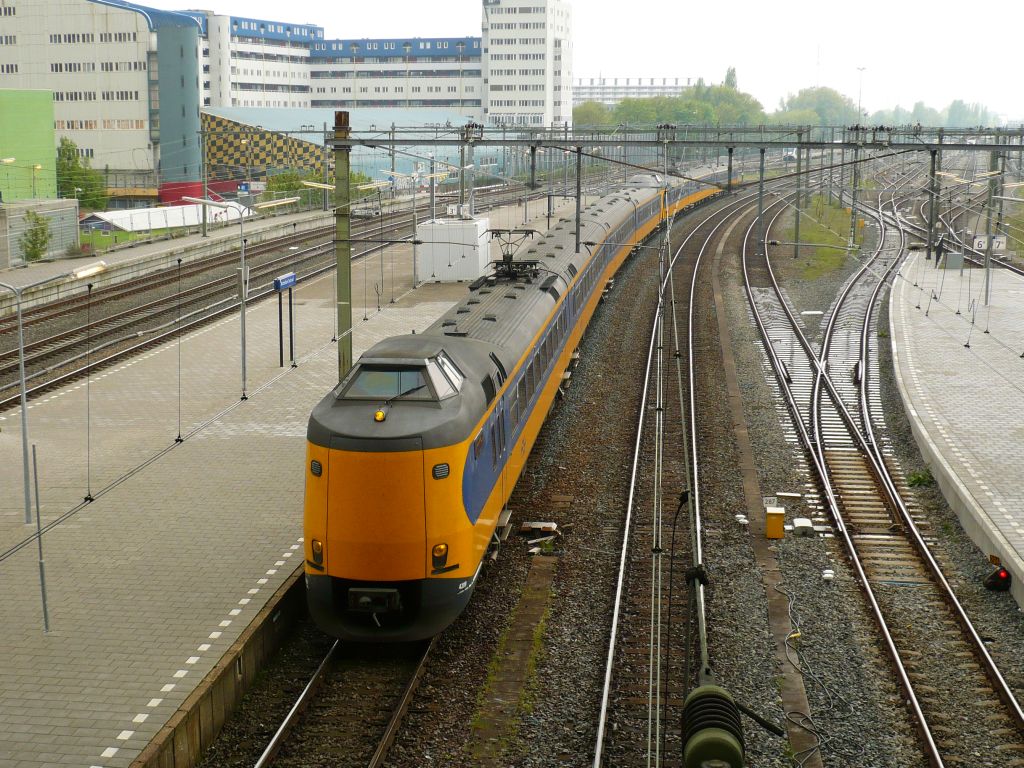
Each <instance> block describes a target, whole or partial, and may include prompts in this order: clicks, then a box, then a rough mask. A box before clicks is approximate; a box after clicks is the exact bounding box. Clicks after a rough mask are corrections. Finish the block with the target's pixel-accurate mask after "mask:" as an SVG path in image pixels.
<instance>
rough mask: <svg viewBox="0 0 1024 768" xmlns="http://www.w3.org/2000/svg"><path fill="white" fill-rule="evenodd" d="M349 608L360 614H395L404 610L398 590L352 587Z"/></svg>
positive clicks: (349, 595) (349, 594) (349, 591)
mask: <svg viewBox="0 0 1024 768" xmlns="http://www.w3.org/2000/svg"><path fill="white" fill-rule="evenodd" d="M348 607H349V610H351V611H359V612H360V613H394V612H398V611H401V610H402V598H401V596H400V595H399V594H398V590H397V589H382V588H371V587H351V588H349V590H348Z"/></svg>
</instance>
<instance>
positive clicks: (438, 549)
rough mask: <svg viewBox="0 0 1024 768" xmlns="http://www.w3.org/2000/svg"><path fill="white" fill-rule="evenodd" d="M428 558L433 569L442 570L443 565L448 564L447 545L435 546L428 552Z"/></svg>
mask: <svg viewBox="0 0 1024 768" xmlns="http://www.w3.org/2000/svg"><path fill="white" fill-rule="evenodd" d="M430 556H431V559H432V561H433V566H434V568H444V566H445V563H447V562H448V545H447V544H435V545H434V548H433V549H432V550H431V551H430Z"/></svg>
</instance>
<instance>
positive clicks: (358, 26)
mask: <svg viewBox="0 0 1024 768" xmlns="http://www.w3.org/2000/svg"><path fill="white" fill-rule="evenodd" d="M137 2H140V3H141V4H143V5H148V6H150V7H153V8H163V9H167V10H180V9H182V8H188V7H195V5H196V4H195V3H192V4H189V2H188V0H137ZM481 5H482V4H481V2H480V0H441V1H440V2H431V0H385V1H384V2H376V3H374V2H359V3H356V2H354V1H353V0H349V1H347V2H330V3H328V2H324V0H289V1H288V2H281V1H280V0H203V2H202V3H201V6H202V7H204V8H206V9H208V10H212V11H214V12H215V13H220V14H227V15H233V16H248V17H250V18H259V19H265V20H273V21H283V22H291V23H312V24H317V25H319V26H322V27H324V30H325V34H326V36H327V37H328V38H333V37H350V38H351V37H431V36H450V37H454V36H462V35H473V36H479V35H480V18H481ZM780 6H785V7H780ZM974 7H976V8H979V10H980V15H977V16H974V17H973V18H971V8H974ZM613 8H614V5H613V4H611V3H609V2H607V1H606V0H605V1H602V2H598V0H576V2H574V3H573V17H574V32H573V42H574V45H575V55H574V63H573V74H574V76H575V77H592V76H597V75H604V76H606V77H689V78H693V79H696V78H698V77H703V78H704V79H705V81H706V82H708V83H712V82H716V83H717V82H721V81H722V79H723V78H724V77H725V71H726V69H727V68H728V67H729V66H734V67H736V72H737V76H738V80H739V87H740V89H741V90H744V91H747V92H748V93H752V94H753V95H754V96H755V97H756V98H757V99H758V100H759V101H760V102H761V104H762V106H764V108H765V110H767V111H769V112H771V111H773V110H775V108H776V107H777V106H778V103H779V99H780V98H783V97H785V96H786V95H787V94H789V93H796V92H797V91H799V90H800V89H801V88H807V87H811V86H815V85H824V86H829V87H831V88H835V89H836V90H838V91H840V92H841V93H844V94H846V95H847V96H849V97H850V98H851V99H853V100H854V101H857V98H858V89H859V88H860V89H861V101H862V105H863V109H864V110H865V111H868V112H874V111H875V110H878V109H890V108H892V107H893V106H895V105H897V104H899V105H901V106H903V107H906V108H908V109H909V108H911V107H912V106H913V104H914V102H915V101H924V102H925V103H926V104H927V105H928V106H930V107H934V108H935V109H942V108H944V107H946V106H947V105H948V104H949V102H950V101H952V100H953V99H963V100H964V101H967V102H980V103H982V104H984V105H985V106H987V107H988V108H989V109H990V110H992V111H994V112H996V113H997V114H999V115H1000V116H1001V117H1002V118H1005V119H1013V120H1016V121H1020V120H1024V84H1022V83H1021V79H1020V75H1019V70H1020V55H1019V51H1017V50H1015V48H1016V41H1017V40H1018V39H1019V37H1020V31H1021V29H1024V2H1022V0H991V1H990V2H987V3H985V4H983V6H973V5H972V4H971V3H964V2H961V3H957V4H956V5H955V6H954V5H952V4H950V3H943V2H939V3H936V2H934V0H931V1H930V2H923V1H922V0H885V1H883V2H881V3H868V4H860V5H859V6H858V5H851V4H850V3H847V2H838V0H790V2H788V3H781V4H780V3H768V2H763V1H759V2H752V1H751V0H738V1H737V0H733V2H731V3H722V2H685V0H682V1H681V0H675V1H674V2H665V0H630V2H629V3H628V12H627V13H621V12H616V11H614V10H612V9H613ZM857 8H859V9H860V11H859V12H857V11H856V10H855V9H857ZM619 10H620V11H621V10H622V9H621V8H620V9H619ZM878 24H884V25H885V29H884V30H883V31H879V30H878V29H877V28H876V26H875V25H878ZM1001 30H1006V31H1007V33H1006V34H1001ZM982 37H984V38H985V40H984V41H982V39H981V38H982ZM858 67H865V69H864V72H863V73H860V72H858ZM861 77H863V83H861Z"/></svg>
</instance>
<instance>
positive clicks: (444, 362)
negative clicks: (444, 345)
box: [437, 352, 465, 391]
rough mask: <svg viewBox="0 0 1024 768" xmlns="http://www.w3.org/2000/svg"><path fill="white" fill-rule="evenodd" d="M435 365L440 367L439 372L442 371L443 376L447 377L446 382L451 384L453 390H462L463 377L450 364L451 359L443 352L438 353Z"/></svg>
mask: <svg viewBox="0 0 1024 768" xmlns="http://www.w3.org/2000/svg"><path fill="white" fill-rule="evenodd" d="M437 364H438V365H439V366H440V367H441V370H442V371H444V375H445V376H447V377H448V380H449V381H450V382H451V383H452V386H453V387H455V390H456V391H458V390H460V389H462V380H463V378H465V377H464V376H463V375H462V371H460V370H459V368H458V366H456V365H455V363H453V362H452V359H451V358H450V357H448V355H446V354H445V353H444V352H438V353H437Z"/></svg>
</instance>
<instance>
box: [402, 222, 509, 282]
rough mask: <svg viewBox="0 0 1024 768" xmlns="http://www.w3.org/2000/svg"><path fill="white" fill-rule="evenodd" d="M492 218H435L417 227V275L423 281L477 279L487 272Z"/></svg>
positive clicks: (489, 258) (489, 260) (489, 259)
mask: <svg viewBox="0 0 1024 768" xmlns="http://www.w3.org/2000/svg"><path fill="white" fill-rule="evenodd" d="M489 227H490V219H486V218H483V219H461V218H460V219H431V220H429V221H425V222H423V223H422V224H420V225H419V226H418V227H417V228H416V239H417V240H420V241H422V243H423V244H422V245H420V246H417V252H416V274H417V277H418V278H419V280H420V281H421V282H424V283H427V282H455V281H458V280H468V281H471V280H476V279H477V278H478V277H480V275H482V274H484V273H485V272H487V265H488V264H490V262H491V261H492V259H491V244H490V241H489V240H488V237H487V230H488V228H489Z"/></svg>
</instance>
